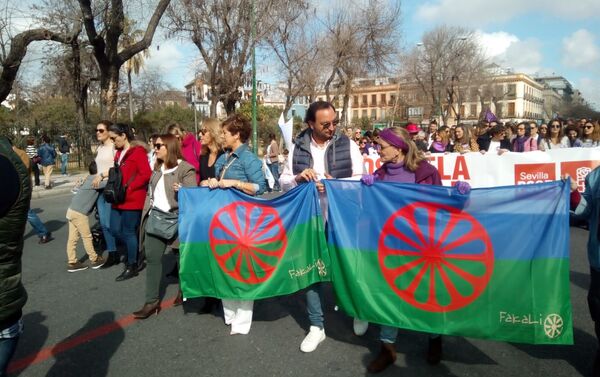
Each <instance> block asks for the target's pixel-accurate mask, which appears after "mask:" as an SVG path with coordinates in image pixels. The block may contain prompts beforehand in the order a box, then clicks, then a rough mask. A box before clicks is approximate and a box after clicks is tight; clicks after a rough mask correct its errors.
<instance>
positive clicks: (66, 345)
mask: <svg viewBox="0 0 600 377" xmlns="http://www.w3.org/2000/svg"><path fill="white" fill-rule="evenodd" d="M174 302H175V298H172V299H169V300H167V301H166V302H163V303H161V306H160V307H161V311H162V310H167V309H170V308H172V307H173V303H174ZM136 321H137V320H136V319H135V318H134V317H133V314H128V315H126V316H123V317H121V318H119V319H117V320H116V321H114V322H111V323H108V324H106V325H102V326H100V327H96V328H95V329H92V330H89V331H87V332H84V333H83V334H81V335H78V336H76V337H74V338H71V339H66V340H63V341H62V342H59V343H56V344H54V345H52V346H49V347H45V348H42V349H41V350H39V351H38V352H35V353H32V354H30V355H28V356H25V357H23V358H21V359H18V360H14V361H13V362H11V363H10V364H9V365H8V370H7V371H8V373H14V372H16V371H19V370H21V369H25V368H27V367H29V366H31V365H34V364H38V363H41V362H43V361H46V360H48V359H49V358H51V357H52V356H56V355H58V354H60V353H63V352H65V351H68V350H70V349H72V348H75V347H77V346H78V345H80V344H82V343H87V342H89V341H92V340H94V339H96V338H99V337H102V336H105V335H108V334H110V333H111V332H113V331H116V330H119V329H124V328H125V327H127V326H129V325H131V324H132V323H134V322H136ZM25 331H27V328H25Z"/></svg>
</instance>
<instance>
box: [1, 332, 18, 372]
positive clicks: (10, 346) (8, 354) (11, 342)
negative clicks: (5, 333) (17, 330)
mask: <svg viewBox="0 0 600 377" xmlns="http://www.w3.org/2000/svg"><path fill="white" fill-rule="evenodd" d="M18 342H19V337H18V336H17V337H16V338H9V339H0V377H5V376H6V375H7V374H6V368H7V367H8V363H9V362H10V359H11V358H12V357H13V355H14V354H15V350H16V349H17V343H18Z"/></svg>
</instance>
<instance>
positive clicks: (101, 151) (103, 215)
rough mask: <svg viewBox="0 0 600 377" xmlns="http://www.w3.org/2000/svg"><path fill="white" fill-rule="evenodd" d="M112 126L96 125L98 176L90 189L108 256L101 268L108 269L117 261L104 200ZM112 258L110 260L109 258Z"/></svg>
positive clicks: (112, 157)
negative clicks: (94, 194) (96, 192)
mask: <svg viewBox="0 0 600 377" xmlns="http://www.w3.org/2000/svg"><path fill="white" fill-rule="evenodd" d="M110 126H112V122H111V121H109V120H102V121H100V122H99V123H98V124H97V125H96V140H98V142H99V143H100V144H99V145H98V149H97V150H96V158H95V159H94V161H95V162H96V167H97V169H98V174H97V175H96V176H95V177H94V181H93V182H92V187H93V188H95V189H97V190H98V199H97V200H96V209H97V210H98V219H99V221H100V227H101V228H102V235H103V236H104V241H105V242H106V254H105V255H108V257H109V259H110V262H109V263H105V264H104V265H103V266H102V268H109V267H111V266H113V265H114V264H116V263H118V259H117V258H114V256H115V255H116V254H114V253H115V252H116V251H117V241H116V240H115V236H113V234H112V233H111V232H110V214H111V212H112V204H111V203H108V202H107V201H106V199H105V198H104V187H106V182H107V180H108V172H109V170H110V168H111V167H113V166H114V160H115V153H116V151H115V145H114V143H113V141H112V140H111V139H110V135H109V133H108V129H109V127H110ZM111 255H112V256H113V258H110V256H111Z"/></svg>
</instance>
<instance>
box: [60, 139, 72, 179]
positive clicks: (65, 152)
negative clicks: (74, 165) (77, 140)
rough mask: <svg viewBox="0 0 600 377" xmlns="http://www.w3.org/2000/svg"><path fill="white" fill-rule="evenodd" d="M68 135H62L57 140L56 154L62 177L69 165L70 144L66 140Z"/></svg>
mask: <svg viewBox="0 0 600 377" xmlns="http://www.w3.org/2000/svg"><path fill="white" fill-rule="evenodd" d="M67 137H68V135H67V134H64V135H61V136H60V137H59V138H58V152H59V154H60V173H61V174H62V175H63V176H66V175H67V165H68V164H69V153H70V152H71V144H69V140H67Z"/></svg>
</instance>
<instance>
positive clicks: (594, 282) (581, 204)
mask: <svg viewBox="0 0 600 377" xmlns="http://www.w3.org/2000/svg"><path fill="white" fill-rule="evenodd" d="M564 178H569V175H568V174H567V175H565V177H564ZM570 199H571V200H570V205H571V210H572V211H573V214H574V216H575V217H576V218H578V219H584V220H587V221H588V224H589V235H588V243H587V254H588V261H589V264H590V278H591V281H590V288H589V290H588V296H587V300H588V308H589V311H590V315H591V317H592V320H593V321H594V331H595V333H596V340H597V342H598V348H597V350H596V356H595V358H594V365H593V370H592V376H600V166H599V167H596V168H595V169H594V170H592V171H591V172H590V173H589V174H588V175H587V176H586V177H585V191H584V192H583V193H581V194H580V193H579V191H578V186H577V181H576V180H573V179H571V198H570Z"/></svg>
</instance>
